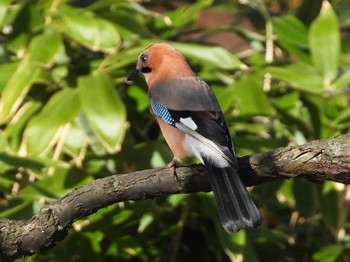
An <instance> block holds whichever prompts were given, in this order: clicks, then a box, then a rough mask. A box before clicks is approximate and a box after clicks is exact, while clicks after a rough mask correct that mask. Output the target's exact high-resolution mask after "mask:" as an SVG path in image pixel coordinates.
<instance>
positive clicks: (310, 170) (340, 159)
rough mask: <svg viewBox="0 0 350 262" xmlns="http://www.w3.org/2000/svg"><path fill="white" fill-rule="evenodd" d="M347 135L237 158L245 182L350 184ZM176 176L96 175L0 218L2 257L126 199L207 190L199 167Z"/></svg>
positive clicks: (25, 252) (50, 240)
mask: <svg viewBox="0 0 350 262" xmlns="http://www.w3.org/2000/svg"><path fill="white" fill-rule="evenodd" d="M349 141H350V135H341V136H338V137H334V138H330V139H327V140H317V141H312V142H310V143H307V144H305V145H303V146H299V147H285V148H279V149H276V150H274V151H272V152H268V153H259V154H255V155H251V156H245V157H242V158H240V159H239V174H240V176H241V178H242V180H243V182H244V183H245V185H246V186H252V185H258V184H261V183H264V182H268V181H272V180H278V179H289V178H295V177H303V178H306V179H308V180H310V181H313V182H322V181H325V180H330V181H335V182H340V183H344V184H349V183H350V142H349ZM176 172H177V178H176V177H175V176H174V175H173V174H172V171H171V170H169V169H167V168H158V169H151V170H143V171H138V172H133V173H129V174H118V175H113V176H109V177H105V178H102V179H97V180H94V181H92V182H90V183H89V184H87V185H85V186H82V187H80V188H77V189H75V190H74V191H72V192H70V193H69V194H67V195H66V196H64V197H63V198H61V199H58V200H57V201H55V202H53V203H51V204H50V205H48V206H46V207H45V208H43V209H42V210H41V211H40V212H39V213H38V214H36V215H35V216H33V217H32V218H31V219H29V220H26V221H14V220H9V219H6V218H2V219H0V255H1V261H12V260H13V259H15V258H18V257H21V256H23V257H25V256H30V255H33V254H36V253H38V252H41V251H43V250H45V249H48V248H51V247H52V246H54V245H55V244H56V243H58V242H59V241H61V240H62V239H64V237H65V236H66V235H67V234H68V229H69V228H70V226H71V225H72V223H74V221H76V220H78V219H80V218H82V217H85V216H88V215H90V214H92V213H94V212H96V211H97V210H99V209H100V208H103V207H106V206H108V205H111V204H113V203H117V202H121V201H127V200H141V199H147V198H154V197H157V196H161V195H169V194H177V193H190V192H200V191H210V186H209V181H208V180H207V176H206V173H205V169H204V167H203V166H202V165H192V166H187V167H179V168H177V169H176Z"/></svg>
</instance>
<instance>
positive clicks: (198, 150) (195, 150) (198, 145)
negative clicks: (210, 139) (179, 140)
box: [185, 135, 230, 168]
mask: <svg viewBox="0 0 350 262" xmlns="http://www.w3.org/2000/svg"><path fill="white" fill-rule="evenodd" d="M185 146H186V149H187V150H188V151H189V152H191V153H192V154H193V155H195V156H196V157H197V158H198V159H199V160H200V161H201V162H202V164H204V163H203V159H202V156H203V157H205V158H206V159H208V160H209V161H210V162H211V163H212V164H213V165H214V166H216V167H219V168H224V167H228V166H229V165H230V163H229V162H228V161H227V160H226V159H225V158H224V157H223V153H222V152H221V151H220V149H219V148H218V147H217V146H216V145H215V147H216V148H213V146H212V145H208V144H205V143H202V142H201V141H199V140H197V139H196V138H194V137H192V136H190V135H186V138H185Z"/></svg>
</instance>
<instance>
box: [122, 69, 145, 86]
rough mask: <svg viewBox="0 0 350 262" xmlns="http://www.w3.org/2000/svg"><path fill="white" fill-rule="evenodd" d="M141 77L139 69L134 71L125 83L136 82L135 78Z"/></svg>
mask: <svg viewBox="0 0 350 262" xmlns="http://www.w3.org/2000/svg"><path fill="white" fill-rule="evenodd" d="M141 75H142V73H141V71H140V70H139V69H135V70H134V71H133V72H132V73H131V74H130V75H129V77H128V78H127V79H126V82H128V83H130V82H132V81H134V80H136V79H137V78H139V77H140V76H141Z"/></svg>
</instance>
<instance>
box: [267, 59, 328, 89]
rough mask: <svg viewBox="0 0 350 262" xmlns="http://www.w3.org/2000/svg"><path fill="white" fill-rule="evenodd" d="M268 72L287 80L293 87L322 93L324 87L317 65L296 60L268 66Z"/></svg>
mask: <svg viewBox="0 0 350 262" xmlns="http://www.w3.org/2000/svg"><path fill="white" fill-rule="evenodd" d="M266 73H269V74H271V75H272V77H274V78H277V79H280V80H283V81H285V82H287V83H288V84H289V85H291V86H292V87H295V88H296V89H299V90H304V91H308V92H312V93H320V92H321V91H322V88H323V81H322V78H321V77H320V75H319V74H318V72H317V70H316V68H315V67H313V66H311V65H309V64H306V63H303V62H296V63H293V64H290V65H286V66H279V67H277V66H276V67H272V66H269V67H267V68H266Z"/></svg>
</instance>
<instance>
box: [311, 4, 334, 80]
mask: <svg viewBox="0 0 350 262" xmlns="http://www.w3.org/2000/svg"><path fill="white" fill-rule="evenodd" d="M309 45H310V51H311V56H312V61H313V63H314V65H315V67H316V68H317V69H318V70H319V72H320V73H321V74H322V76H323V79H324V83H325V84H326V86H327V85H329V84H330V83H331V82H332V81H333V80H334V79H335V77H336V76H337V72H338V62H339V54H340V34H339V24H338V19H337V15H336V14H335V12H334V11H333V9H332V6H331V4H330V3H329V2H328V1H323V2H322V8H321V11H320V14H319V16H318V17H317V18H316V19H315V20H314V21H313V23H312V24H311V27H310V31H309Z"/></svg>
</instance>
